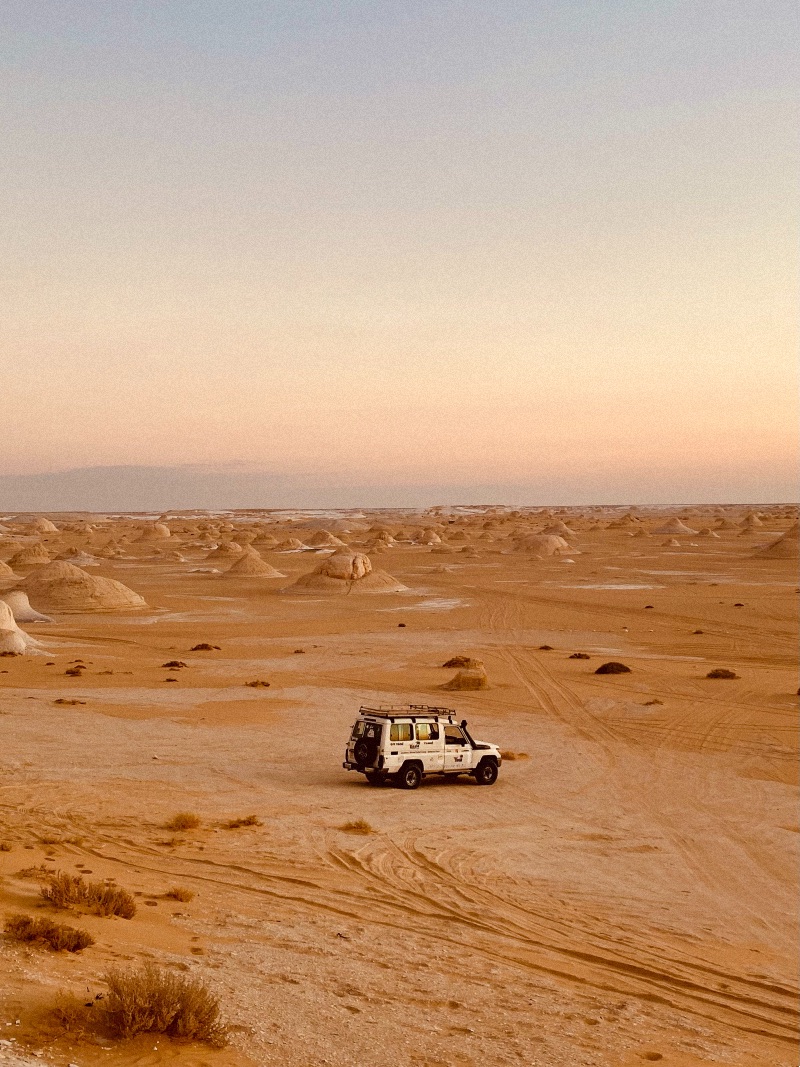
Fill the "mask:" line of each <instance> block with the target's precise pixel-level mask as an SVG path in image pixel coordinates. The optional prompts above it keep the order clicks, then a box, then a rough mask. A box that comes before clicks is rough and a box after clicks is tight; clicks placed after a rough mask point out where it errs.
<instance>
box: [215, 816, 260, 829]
mask: <svg viewBox="0 0 800 1067" xmlns="http://www.w3.org/2000/svg"><path fill="white" fill-rule="evenodd" d="M263 825H264V824H263V823H262V822H261V819H259V817H258V816H257V815H245V816H243V817H242V818H241V819H231V820H230V821H229V822H226V823H223V824H222V826H223V829H225V830H238V829H240V828H241V827H242V826H263Z"/></svg>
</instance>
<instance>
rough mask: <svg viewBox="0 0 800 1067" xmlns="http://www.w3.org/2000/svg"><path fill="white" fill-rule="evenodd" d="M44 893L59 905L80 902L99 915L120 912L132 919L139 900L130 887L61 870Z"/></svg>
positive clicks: (47, 884) (53, 877)
mask: <svg viewBox="0 0 800 1067" xmlns="http://www.w3.org/2000/svg"><path fill="white" fill-rule="evenodd" d="M41 894H42V897H43V898H44V899H45V900H46V901H47V902H48V903H49V904H52V905H53V906H54V907H56V908H69V907H71V906H72V905H75V904H80V905H83V906H84V907H86V908H88V909H89V911H93V912H94V913H95V915H119V916H120V917H121V918H123V919H132V918H133V917H134V915H135V914H136V902H135V901H134V899H133V897H132V896H131V894H130V893H129V892H128V891H127V889H121V888H120V887H119V886H115V885H109V884H108V882H86V881H84V879H83V878H82V877H81V875H79V874H67V873H66V872H65V871H57V872H56V874H54V875H52V876H51V877H50V878H49V879H48V880H47V882H46V883H45V884H44V885H43V886H42V889H41Z"/></svg>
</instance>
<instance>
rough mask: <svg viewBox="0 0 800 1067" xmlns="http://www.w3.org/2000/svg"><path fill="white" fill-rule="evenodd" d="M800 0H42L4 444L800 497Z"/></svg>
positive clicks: (325, 478)
mask: <svg viewBox="0 0 800 1067" xmlns="http://www.w3.org/2000/svg"><path fill="white" fill-rule="evenodd" d="M798 21H799V20H798V13H797V9H796V5H795V4H794V3H791V4H790V3H788V2H786V3H784V2H766V3H759V4H753V3H752V2H748V3H745V2H743V0H731V2H718V0H710V2H704V3H686V2H682V3H677V2H676V3H672V2H669V0H662V2H658V3H656V2H650V3H644V2H618V3H591V4H589V3H568V2H564V0H561V2H555V0H554V2H550V3H536V2H533V0H528V2H527V3H517V2H510V0H499V2H495V3H493V4H491V5H488V4H486V3H477V2H461V3H455V2H452V3H446V2H443V3H436V2H435V0H428V2H426V3H416V2H405V3H399V2H397V3H388V2H383V3H380V2H374V0H373V2H369V3H367V2H363V3H356V2H349V3H330V2H329V3H308V2H303V0H294V2H291V3H289V2H285V3H277V2H263V3H243V2H236V0H226V2H213V3H212V2H208V0H192V2H176V0H169V2H162V3H156V2H152V0H150V2H136V0H134V2H131V0H126V2H121V0H104V2H102V3H100V2H96V3H88V2H83V3H75V2H69V0H59V2H47V3H45V2H40V3H36V2H31V0H27V2H25V3H22V2H16V3H15V2H13V0H12V2H10V3H7V4H6V5H4V14H3V16H2V26H0V31H1V32H0V40H1V41H2V44H1V45H0V76H1V77H2V93H3V99H4V119H3V126H4V129H3V144H4V155H5V161H4V166H3V168H2V175H0V191H1V192H2V195H3V200H4V202H5V205H6V207H5V210H4V212H3V215H2V220H1V221H0V227H2V234H3V245H4V249H5V253H4V256H3V267H2V279H1V284H2V294H3V305H4V307H5V308H6V309H7V310H6V313H5V314H4V325H3V331H2V333H3V337H2V349H0V360H1V361H2V364H3V366H4V367H5V368H6V371H5V373H4V374H3V379H2V389H0V420H2V425H3V429H4V433H3V437H4V442H5V448H4V450H3V454H2V457H1V458H0V473H4V474H7V475H27V474H35V473H40V472H47V471H59V470H66V469H69V468H77V467H89V466H91V467H95V466H101V467H103V466H113V465H114V464H135V465H138V464H143V465H145V466H146V465H153V466H157V467H159V468H163V467H170V466H179V465H182V464H201V465H202V464H209V463H220V464H227V463H245V464H249V465H255V466H256V467H259V466H260V467H263V468H264V469H265V470H268V471H270V472H274V473H276V474H277V475H279V476H280V478H288V479H289V480H290V481H291V478H292V475H293V473H294V474H295V475H296V476H297V477H298V478H301V479H303V481H304V484H313V485H314V486H317V487H318V488H319V492H320V493H321V494H324V493H325V492H327V491H329V490H331V489H332V488H336V487H339V486H341V485H342V484H343V483H344V484H345V485H353V486H354V487H361V488H360V489H359V491H362V492H363V491H365V490H364V488H363V487H365V486H371V487H373V488H374V490H375V492H376V493H378V494H380V493H382V492H385V493H386V494H387V499H390V498H391V499H397V500H398V501H401V500H402V502H408V503H413V500H408V501H406V500H405V498H403V493H404V492H405V493H406V494H411V493H414V492H416V493H419V492H421V491H422V489H421V488H420V487H424V488H425V491H426V492H427V491H428V490H430V492H431V493H433V495H434V496H435V491H436V487H437V486H441V487H442V490H443V491H444V490H445V488H446V487H452V486H467V485H469V484H471V483H473V482H474V483H475V484H476V485H482V486H489V485H491V486H493V487H497V491H498V493H499V494H500V495H502V492H503V491H504V490H503V487H504V486H506V487H507V491H508V493H513V494H514V496H515V499H516V498H518V497H519V493H520V492H522V493H524V492H527V490H528V488H529V489H530V492H531V494H532V502H536V500H535V496H536V493H537V492H539V491H541V492H544V491H545V487H546V486H551V485H552V482H553V480H554V479H555V480H556V481H557V482H558V484H559V485H561V486H564V487H565V491H566V492H567V494H568V493H569V488H570V485H572V486H574V489H575V492H576V493H581V494H583V492H584V488H585V487H584V485H583V483H584V482H585V472H586V469H587V467H591V469H592V470H593V471H594V472H595V474H594V476H593V479H592V482H591V484H590V486H589V487H588V488H589V490H591V489H593V488H594V487H595V486H596V498H597V499H598V500H602V499H606V498H607V497H608V494H612V496H613V497H614V498H615V499H619V498H620V494H621V493H622V496H623V497H624V498H625V499H629V500H636V499H644V498H645V496H646V494H647V493H648V492H650V493H652V492H653V491H654V485H653V478H652V476H650V472H653V471H658V479H657V481H658V485H657V492H658V493H659V494H660V495H661V497H662V498H663V499H665V500H669V499H686V493H687V491H688V490H689V487H691V492H692V495H693V496H694V497H695V498H697V499H699V498H701V497H703V496H705V497H706V498H708V499H715V494H717V493H719V492H721V491H722V489H723V486H724V487H727V489H728V492H727V495H725V499H732V497H731V492H736V491H738V492H739V493H740V494H742V495H743V496H744V497H746V496H748V495H751V493H752V489H753V486H756V487H758V486H762V487H763V488H764V493H765V495H764V496H762V497H761V499H766V496H768V495H775V496H776V497H777V498H786V497H788V496H792V495H795V494H794V492H793V484H794V483H793V470H792V463H793V460H794V440H795V419H796V414H797V409H796V394H795V386H796V372H795V358H796V328H795V321H796V315H795V311H794V303H795V300H796V255H795V251H794V249H795V243H796V238H797V226H796V221H797V220H796V182H795V170H796V166H797V142H796V137H795V134H794V125H795V120H796V110H795V90H794V86H795V82H796V60H795V58H794V56H795V46H796V40H797V30H798ZM581 471H582V472H583V474H582V475H581V476H579V472H581ZM704 471H705V475H704ZM343 472H346V476H343ZM624 490H627V492H624ZM354 491H355V490H354ZM476 491H477V490H476ZM548 491H550V490H548ZM280 502H281V501H276V503H280ZM353 503H354V504H358V503H359V500H358V499H354V500H353Z"/></svg>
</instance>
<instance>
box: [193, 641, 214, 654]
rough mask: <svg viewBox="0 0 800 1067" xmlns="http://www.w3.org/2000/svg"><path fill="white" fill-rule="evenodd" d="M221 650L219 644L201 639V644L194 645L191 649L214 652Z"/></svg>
mask: <svg viewBox="0 0 800 1067" xmlns="http://www.w3.org/2000/svg"><path fill="white" fill-rule="evenodd" d="M214 650H216V651H217V652H219V651H220V647H219V645H210V644H209V643H208V642H207V641H201V642H200V644H199V645H192V647H191V648H190V649H189V651H190V652H213V651H214Z"/></svg>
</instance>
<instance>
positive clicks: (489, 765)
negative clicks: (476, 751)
mask: <svg viewBox="0 0 800 1067" xmlns="http://www.w3.org/2000/svg"><path fill="white" fill-rule="evenodd" d="M499 773H500V772H499V769H498V766H497V764H496V763H495V761H494V760H491V759H487V760H484V762H483V763H481V764H479V765H478V766H477V767H476V768H475V781H476V782H477V783H478V785H494V783H495V782H496V781H497V775H498V774H499Z"/></svg>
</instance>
